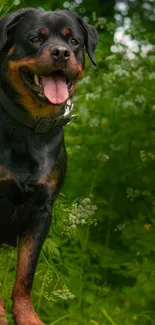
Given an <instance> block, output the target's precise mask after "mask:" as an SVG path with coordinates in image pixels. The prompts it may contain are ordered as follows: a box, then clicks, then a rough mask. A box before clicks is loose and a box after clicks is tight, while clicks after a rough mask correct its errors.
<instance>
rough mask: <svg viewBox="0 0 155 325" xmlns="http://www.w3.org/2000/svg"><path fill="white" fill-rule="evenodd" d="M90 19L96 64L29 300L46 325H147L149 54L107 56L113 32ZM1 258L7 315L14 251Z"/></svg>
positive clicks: (152, 198)
mask: <svg viewBox="0 0 155 325" xmlns="http://www.w3.org/2000/svg"><path fill="white" fill-rule="evenodd" d="M92 20H93V21H94V23H95V24H96V25H97V26H98V27H99V29H100V30H101V33H100V45H99V47H98V49H97V61H98V63H99V67H98V68H93V67H91V64H90V62H87V71H86V73H85V76H84V77H83V79H82V80H81V81H80V82H79V85H78V90H77V95H76V97H75V112H76V113H77V114H78V119H77V120H76V122H74V123H72V124H71V125H69V126H67V127H66V128H65V138H66V144H67V151H68V156H69V164H68V172H67V178H66V182H65V186H64V188H63V190H62V193H61V195H60V196H59V200H58V201H57V202H56V204H55V208H54V213H53V225H52V228H51V231H50V233H49V235H48V238H47V240H46V242H45V244H44V247H43V250H42V253H41V256H40V261H39V264H38V268H37V271H36V277H35V283H34V288H33V301H34V305H35V308H36V310H37V311H38V313H39V314H40V316H41V317H42V319H43V320H44V322H45V323H46V324H50V325H52V324H53V325H54V324H62V325H110V324H112V325H134V324H138V325H139V324H140V325H153V324H155V312H154V301H155V181H154V171H155V145H154V143H155V92H154V79H155V73H154V71H155V54H154V52H153V51H151V50H150V51H149V52H148V54H147V55H142V53H141V52H139V53H137V54H135V56H134V58H132V60H131V59H129V58H128V57H127V56H126V48H125V47H124V48H123V51H122V53H111V52H110V46H111V42H112V34H113V30H114V27H115V26H114V25H113V24H111V22H110V23H109V21H108V20H106V19H103V18H102V17H101V18H100V19H98V18H97V19H96V17H95V15H93V16H92ZM140 24H141V22H140ZM140 31H141V29H140ZM136 33H137V34H138V27H137V21H136V25H134V21H133V26H132V35H136ZM140 36H141V37H142V34H141V35H140ZM143 36H144V39H148V38H147V35H146V33H145V32H144V33H143ZM137 39H138V37H137ZM96 207H97V209H96ZM96 219H97V224H96ZM7 252H8V253H7ZM0 260H1V269H0V288H1V291H2V294H3V297H4V298H5V300H6V306H7V311H8V315H9V317H10V303H9V302H8V297H9V296H10V295H11V286H12V284H13V278H14V276H15V252H14V250H11V251H6V248H4V249H3V250H2V252H1V253H0Z"/></svg>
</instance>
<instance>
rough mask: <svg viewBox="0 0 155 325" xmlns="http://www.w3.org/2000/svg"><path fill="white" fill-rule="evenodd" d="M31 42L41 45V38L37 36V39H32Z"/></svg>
mask: <svg viewBox="0 0 155 325" xmlns="http://www.w3.org/2000/svg"><path fill="white" fill-rule="evenodd" d="M30 41H31V42H32V43H41V38H40V37H37V36H35V37H32V38H31V39H30Z"/></svg>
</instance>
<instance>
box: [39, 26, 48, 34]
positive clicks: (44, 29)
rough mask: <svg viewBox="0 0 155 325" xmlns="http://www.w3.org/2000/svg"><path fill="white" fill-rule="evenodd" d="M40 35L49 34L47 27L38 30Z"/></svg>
mask: <svg viewBox="0 0 155 325" xmlns="http://www.w3.org/2000/svg"><path fill="white" fill-rule="evenodd" d="M40 34H42V35H48V34H49V30H48V28H47V27H42V28H41V29H40Z"/></svg>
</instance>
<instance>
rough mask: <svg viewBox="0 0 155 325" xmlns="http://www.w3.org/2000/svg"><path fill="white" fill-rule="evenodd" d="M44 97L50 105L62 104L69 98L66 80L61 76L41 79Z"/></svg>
mask: <svg viewBox="0 0 155 325" xmlns="http://www.w3.org/2000/svg"><path fill="white" fill-rule="evenodd" d="M41 78H42V85H43V88H44V95H45V97H47V99H48V100H49V101H50V102H51V103H52V104H62V103H64V102H65V101H66V100H67V98H68V97H69V93H68V87H67V83H66V79H65V78H64V77H63V76H58V77H56V76H55V77H41Z"/></svg>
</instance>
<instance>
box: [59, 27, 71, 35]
mask: <svg viewBox="0 0 155 325" xmlns="http://www.w3.org/2000/svg"><path fill="white" fill-rule="evenodd" d="M61 35H63V36H69V35H71V30H70V28H68V27H64V28H62V29H61Z"/></svg>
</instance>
